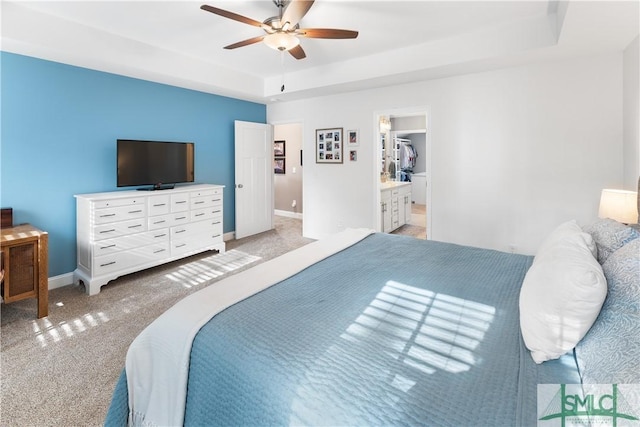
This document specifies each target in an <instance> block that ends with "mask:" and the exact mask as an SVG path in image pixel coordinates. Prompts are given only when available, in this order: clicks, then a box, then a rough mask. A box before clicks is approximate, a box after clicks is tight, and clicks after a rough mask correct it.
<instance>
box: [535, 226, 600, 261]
mask: <svg viewBox="0 0 640 427" xmlns="http://www.w3.org/2000/svg"><path fill="white" fill-rule="evenodd" d="M567 239H579V240H583V241H584V242H585V243H586V245H587V247H588V248H589V250H590V251H591V253H592V254H593V257H594V258H596V257H597V254H598V249H597V245H596V242H595V241H594V240H593V236H591V234H589V233H587V232H585V231H584V230H582V228H581V227H580V226H579V225H578V223H577V222H576V220H575V219H572V220H570V221H567V222H564V223H562V224H560V225H559V226H558V227H556V229H555V230H553V231H552V232H551V233H549V235H548V236H547V238H546V239H545V240H544V241H543V242H542V244H541V245H540V247H539V248H538V254H540V253H543V252H545V251H546V250H547V249H548V248H550V247H551V246H553V245H554V244H556V243H557V242H560V241H563V240H567Z"/></svg>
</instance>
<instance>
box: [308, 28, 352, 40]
mask: <svg viewBox="0 0 640 427" xmlns="http://www.w3.org/2000/svg"><path fill="white" fill-rule="evenodd" d="M295 33H296V35H297V36H300V37H307V38H312V39H355V38H356V37H358V32H357V31H353V30H338V29H336V28H300V29H299V30H296V32H295Z"/></svg>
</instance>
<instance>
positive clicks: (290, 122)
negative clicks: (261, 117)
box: [269, 119, 313, 237]
mask: <svg viewBox="0 0 640 427" xmlns="http://www.w3.org/2000/svg"><path fill="white" fill-rule="evenodd" d="M269 124H270V125H271V126H272V128H273V135H274V140H275V127H276V126H280V125H299V126H300V135H301V141H300V147H301V149H302V165H301V166H300V174H301V180H302V205H301V206H300V208H301V209H302V219H301V221H302V237H306V236H305V232H304V223H305V220H304V216H305V208H304V201H305V200H306V197H305V196H304V192H305V191H304V183H305V179H304V169H305V168H304V166H303V165H304V164H308V162H309V161H311V160H313V158H312V159H311V160H308V159H305V157H306V156H307V154H308V150H307V147H306V146H305V130H304V129H305V126H304V120H303V119H287V120H277V121H269ZM273 191H274V198H275V186H274V189H273ZM274 210H275V203H274Z"/></svg>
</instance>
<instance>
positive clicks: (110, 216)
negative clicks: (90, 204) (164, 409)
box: [93, 203, 146, 225]
mask: <svg viewBox="0 0 640 427" xmlns="http://www.w3.org/2000/svg"><path fill="white" fill-rule="evenodd" d="M145 215H146V211H145V206H144V204H143V203H141V204H138V205H127V206H115V207H108V208H102V209H96V210H95V211H94V213H93V223H94V224H96V225H99V224H107V223H110V222H117V221H125V220H128V219H134V218H142V217H144V216H145Z"/></svg>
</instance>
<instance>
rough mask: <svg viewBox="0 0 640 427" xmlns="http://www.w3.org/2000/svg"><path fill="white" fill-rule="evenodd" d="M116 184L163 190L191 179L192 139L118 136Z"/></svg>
mask: <svg viewBox="0 0 640 427" xmlns="http://www.w3.org/2000/svg"><path fill="white" fill-rule="evenodd" d="M117 160H118V179H117V181H118V187H131V186H140V185H151V186H152V187H148V188H140V190H162V189H166V188H173V186H174V184H179V183H184V182H193V181H194V168H193V164H194V144H193V142H164V141H140V140H132V139H118V140H117Z"/></svg>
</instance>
